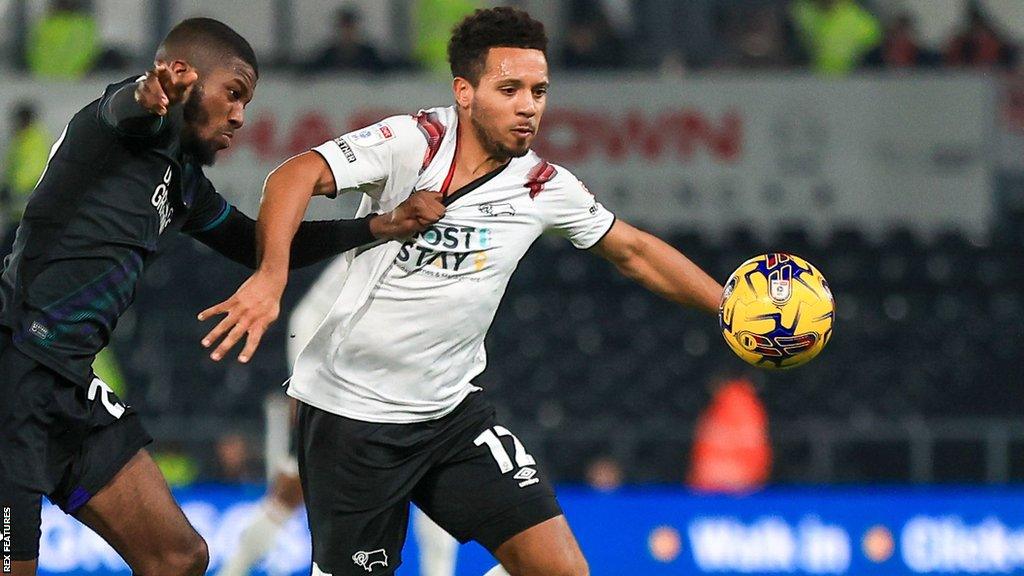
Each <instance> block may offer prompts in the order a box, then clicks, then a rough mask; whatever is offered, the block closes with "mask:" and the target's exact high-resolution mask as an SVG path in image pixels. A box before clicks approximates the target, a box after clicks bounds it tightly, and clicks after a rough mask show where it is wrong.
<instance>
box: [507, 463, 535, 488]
mask: <svg viewBox="0 0 1024 576" xmlns="http://www.w3.org/2000/svg"><path fill="white" fill-rule="evenodd" d="M536 475H537V471H536V470H534V469H533V468H523V469H522V470H520V471H519V472H516V475H515V476H513V478H515V479H516V480H521V482H520V483H519V487H520V488H526V487H527V486H529V485H530V484H536V483H537V482H540V479H539V478H534V476H536Z"/></svg>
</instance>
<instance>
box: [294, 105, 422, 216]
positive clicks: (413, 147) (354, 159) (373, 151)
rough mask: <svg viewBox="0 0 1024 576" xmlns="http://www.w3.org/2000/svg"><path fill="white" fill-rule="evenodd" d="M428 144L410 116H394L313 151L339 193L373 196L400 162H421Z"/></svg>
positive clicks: (328, 142)
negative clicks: (327, 169) (325, 166)
mask: <svg viewBox="0 0 1024 576" xmlns="http://www.w3.org/2000/svg"><path fill="white" fill-rule="evenodd" d="M426 146H427V144H426V141H425V140H424V138H423V136H422V134H421V133H420V132H419V130H418V129H417V128H416V123H415V120H413V119H412V117H410V116H392V117H390V118H387V119H385V120H383V121H381V122H378V123H376V124H373V125H372V126H368V127H366V128H363V129H361V130H356V131H354V132H349V133H348V134H343V135H341V136H338V137H337V138H335V139H333V140H328V141H327V142H324V143H323V144H321V145H319V146H317V147H315V148H313V151H314V152H316V153H317V154H320V155H321V156H323V158H324V160H326V161H327V164H328V166H330V168H331V173H332V174H333V175H334V183H335V185H336V187H337V192H339V193H343V192H350V191H359V192H363V193H366V194H369V195H371V196H374V195H375V194H376V193H379V192H380V191H381V190H383V188H384V184H385V183H386V182H387V179H388V177H389V176H390V175H391V174H392V173H393V171H394V162H395V161H396V160H398V159H401V158H414V159H417V160H418V159H420V158H422V157H423V154H424V152H425V150H426Z"/></svg>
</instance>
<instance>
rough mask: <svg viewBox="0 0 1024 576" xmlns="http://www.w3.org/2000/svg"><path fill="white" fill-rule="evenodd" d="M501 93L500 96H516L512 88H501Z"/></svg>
mask: <svg viewBox="0 0 1024 576" xmlns="http://www.w3.org/2000/svg"><path fill="white" fill-rule="evenodd" d="M501 92H502V94H504V95H506V96H515V95H516V89H515V88H513V87H512V86H506V87H504V88H502V89H501Z"/></svg>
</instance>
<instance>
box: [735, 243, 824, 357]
mask: <svg viewBox="0 0 1024 576" xmlns="http://www.w3.org/2000/svg"><path fill="white" fill-rule="evenodd" d="M834 318H835V301H834V300H833V298H832V291H831V290H829V287H828V282H826V281H825V277H824V276H822V275H821V272H818V269H817V268H815V267H814V266H812V265H811V263H810V262H808V261H806V260H804V259H803V258H800V257H797V256H793V255H792V254H762V255H761V256H757V257H755V258H751V259H750V260H747V261H746V262H744V263H743V264H741V265H740V267H739V268H737V269H736V271H735V272H733V273H732V276H730V277H729V280H728V281H727V282H726V283H725V291H724V292H723V294H722V306H721V307H720V308H719V311H718V322H719V324H720V325H721V327H722V335H723V336H724V337H725V341H726V343H728V344H729V347H730V348H732V350H733V352H735V353H736V354H737V355H738V356H739V357H740V358H742V359H743V360H745V361H746V362H747V363H749V364H751V365H753V366H756V367H758V368H769V369H773V370H774V369H783V368H793V367H794V366H800V365H801V364H805V363H807V362H808V361H810V360H811V359H812V358H814V357H815V356H817V355H818V353H820V352H821V350H822V349H823V348H824V347H825V345H826V344H828V341H829V339H830V338H831V337H832V321H833V319H834Z"/></svg>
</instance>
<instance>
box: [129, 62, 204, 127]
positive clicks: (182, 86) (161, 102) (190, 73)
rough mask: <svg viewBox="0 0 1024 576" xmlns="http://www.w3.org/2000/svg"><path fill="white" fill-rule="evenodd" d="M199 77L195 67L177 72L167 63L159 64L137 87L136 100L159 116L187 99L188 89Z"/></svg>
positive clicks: (147, 73)
mask: <svg viewBox="0 0 1024 576" xmlns="http://www.w3.org/2000/svg"><path fill="white" fill-rule="evenodd" d="M198 78H199V75H198V74H197V73H196V71H195V69H194V68H191V67H188V68H186V69H185V70H183V71H181V72H180V73H179V72H175V71H174V70H171V69H170V68H169V67H168V66H167V65H165V64H157V65H156V66H155V67H154V68H153V69H152V70H150V71H149V72H146V77H145V78H143V79H142V80H140V81H139V83H138V87H137V88H135V101H136V102H138V103H139V104H140V105H141V106H142V107H143V108H145V109H146V110H149V111H150V112H152V113H153V114H156V115H157V116H163V115H164V114H167V108H168V107H169V106H173V105H175V104H178V103H179V102H181V101H183V100H184V99H185V96H186V95H187V94H188V89H189V88H191V87H192V84H195V81H196V80H197V79H198Z"/></svg>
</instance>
